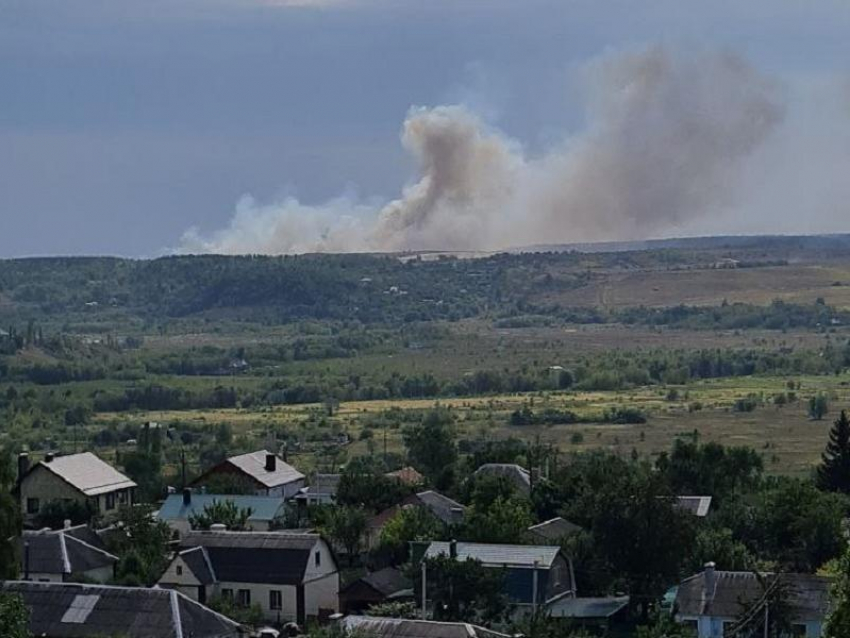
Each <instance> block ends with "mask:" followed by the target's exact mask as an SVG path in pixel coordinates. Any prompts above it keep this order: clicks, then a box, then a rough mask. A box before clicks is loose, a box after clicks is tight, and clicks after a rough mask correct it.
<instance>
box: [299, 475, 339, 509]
mask: <svg viewBox="0 0 850 638" xmlns="http://www.w3.org/2000/svg"><path fill="white" fill-rule="evenodd" d="M341 478H342V475H341V474H315V475H313V480H312V481H310V485H308V486H307V487H303V488H301V490H299V492H298V494H297V495H296V496H295V500H296V501H298V503H299V505H302V506H307V505H331V504H333V503H336V492H337V489H338V488H339V481H340V479H341Z"/></svg>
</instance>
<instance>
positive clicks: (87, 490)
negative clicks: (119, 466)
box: [35, 452, 136, 496]
mask: <svg viewBox="0 0 850 638" xmlns="http://www.w3.org/2000/svg"><path fill="white" fill-rule="evenodd" d="M39 466H41V467H44V468H47V469H48V470H50V471H51V472H53V473H54V474H56V475H57V476H59V477H61V478H62V479H64V480H65V481H67V482H68V483H70V484H71V485H73V486H74V487H76V488H77V489H78V490H80V491H81V492H82V493H83V494H85V495H86V496H97V495H98V494H106V493H108V492H114V491H115V490H120V489H126V488H130V487H136V484H135V483H134V482H133V481H131V480H130V479H129V478H127V477H126V476H124V475H123V474H121V472H119V471H118V470H116V469H115V468H114V467H112V466H111V465H109V463H106V462H105V461H102V460H100V459H99V458H98V457H97V456H95V455H94V454H92V453H91V452H81V453H80V454H68V455H67V456H57V457H56V458H54V459H53V460H52V461H50V462H47V461H41V462H40V463H38V464H37V465H36V466H35V467H39Z"/></svg>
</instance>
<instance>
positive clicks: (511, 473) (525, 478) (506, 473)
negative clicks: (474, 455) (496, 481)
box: [473, 463, 531, 496]
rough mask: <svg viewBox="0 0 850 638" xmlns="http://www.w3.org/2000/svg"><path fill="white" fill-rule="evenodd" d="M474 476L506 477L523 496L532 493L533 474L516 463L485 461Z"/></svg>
mask: <svg viewBox="0 0 850 638" xmlns="http://www.w3.org/2000/svg"><path fill="white" fill-rule="evenodd" d="M473 476H494V477H497V478H504V479H506V480H507V481H509V482H510V484H511V485H513V487H514V489H515V490H516V491H517V492H519V493H520V494H522V495H523V496H528V495H530V494H531V474H530V473H529V471H528V470H526V469H525V468H524V467H522V466H521V465H517V464H516V463H485V464H484V465H482V466H481V467H479V468H478V469H477V470H475V472H474V473H473Z"/></svg>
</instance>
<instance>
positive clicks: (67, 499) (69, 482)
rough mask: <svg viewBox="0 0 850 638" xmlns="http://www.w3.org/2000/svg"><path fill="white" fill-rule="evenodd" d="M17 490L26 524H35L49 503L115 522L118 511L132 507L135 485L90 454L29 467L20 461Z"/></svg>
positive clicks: (46, 459) (48, 459)
mask: <svg viewBox="0 0 850 638" xmlns="http://www.w3.org/2000/svg"><path fill="white" fill-rule="evenodd" d="M18 475H19V483H18V490H19V492H20V499H21V511H22V512H23V513H24V520H25V522H32V521H34V520H35V518H36V517H37V516H38V514H39V512H41V510H42V508H43V507H45V506H46V505H47V504H48V503H52V502H56V501H59V502H62V503H66V504H70V503H72V502H76V503H79V504H81V505H84V506H85V507H87V508H89V511H91V512H92V514H93V515H95V516H98V517H100V518H102V519H104V520H110V519H114V518H115V517H116V516H117V514H118V508H119V507H120V506H122V505H131V504H132V503H133V499H134V494H135V489H136V484H135V483H134V482H133V481H131V480H130V479H129V478H127V477H126V476H124V475H123V474H122V473H121V472H119V471H118V470H116V469H115V468H114V467H112V466H111V465H109V464H108V463H106V462H104V461H102V460H100V459H99V458H98V457H97V456H95V455H94V454H92V453H91V452H82V453H80V454H68V455H67V456H54V455H53V454H47V455H45V457H44V460H42V461H40V462H39V463H36V464H35V465H34V466H32V467H29V457H28V456H27V455H26V454H21V455H20V456H19V457H18Z"/></svg>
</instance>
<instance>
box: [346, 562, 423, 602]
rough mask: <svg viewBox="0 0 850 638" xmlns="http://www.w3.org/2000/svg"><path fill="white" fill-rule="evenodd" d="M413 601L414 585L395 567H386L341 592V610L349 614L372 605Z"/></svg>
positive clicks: (359, 579) (354, 582)
mask: <svg viewBox="0 0 850 638" xmlns="http://www.w3.org/2000/svg"><path fill="white" fill-rule="evenodd" d="M412 599H413V583H412V582H411V581H410V579H409V578H407V576H405V575H404V574H402V573H401V571H399V570H398V569H396V568H395V567H385V568H383V569H379V570H378V571H376V572H371V573H369V574H366V575H365V576H362V577H361V578H358V579H357V580H355V581H353V582H351V583H349V584H348V585H347V586H346V587H345V588H343V590H342V591H340V592H339V607H340V610H341V611H342V612H343V613H345V614H349V613H352V612H362V611H366V610H367V609H368V608H369V607H371V606H372V605H379V604H381V603H385V602H397V601H405V600H412Z"/></svg>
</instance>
